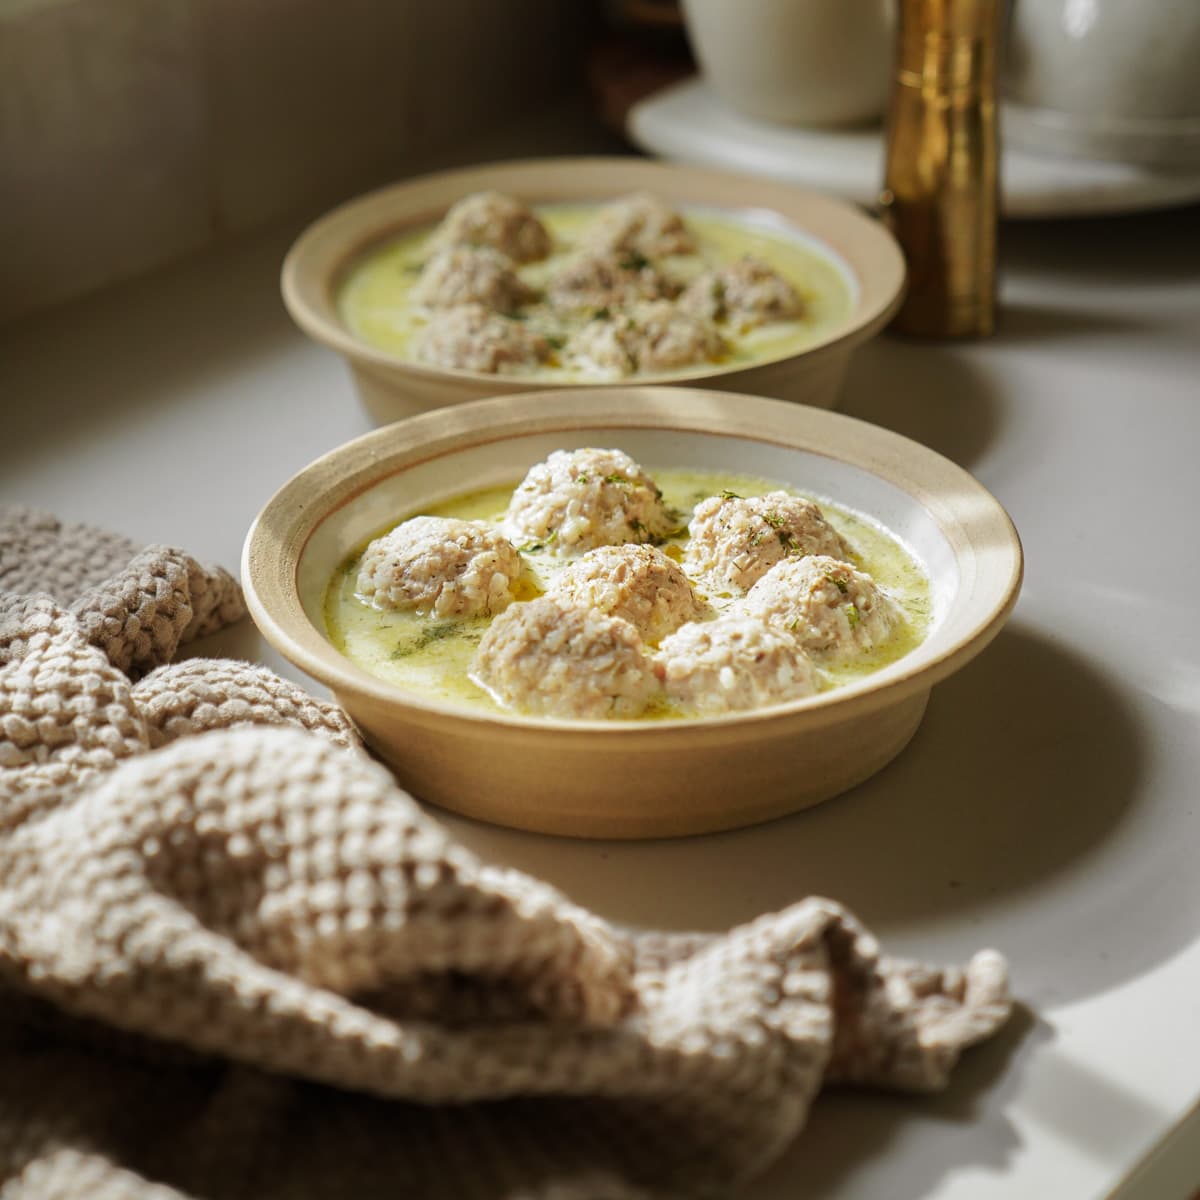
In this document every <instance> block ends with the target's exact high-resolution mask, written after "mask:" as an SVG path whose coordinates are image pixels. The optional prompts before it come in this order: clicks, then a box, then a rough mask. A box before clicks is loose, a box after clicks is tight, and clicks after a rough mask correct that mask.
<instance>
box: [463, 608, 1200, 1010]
mask: <svg viewBox="0 0 1200 1200" xmlns="http://www.w3.org/2000/svg"><path fill="white" fill-rule="evenodd" d="M1185 717H1186V715H1185V714H1180V715H1179V718H1178V719H1179V720H1180V721H1181V722H1182V721H1183V720H1185ZM1164 719H1165V717H1164ZM1178 736H1181V737H1184V736H1187V731H1186V730H1184V729H1180V730H1179V731H1178ZM1154 768H1155V754H1154V747H1153V746H1152V745H1151V744H1150V743H1149V742H1148V741H1147V738H1146V736H1145V734H1144V733H1143V732H1142V727H1141V724H1140V721H1139V717H1138V714H1137V712H1136V711H1135V710H1134V708H1133V706H1132V703H1131V700H1130V698H1129V697H1128V695H1127V693H1126V692H1125V691H1124V690H1122V688H1121V686H1120V684H1119V682H1118V681H1116V680H1114V679H1111V678H1109V677H1108V676H1106V675H1105V674H1103V673H1101V672H1100V671H1099V670H1097V668H1096V667H1095V666H1094V665H1092V664H1091V663H1090V662H1089V661H1088V660H1087V659H1085V658H1084V657H1082V656H1081V654H1080V653H1079V652H1077V651H1075V650H1074V649H1072V648H1070V647H1069V646H1067V645H1066V644H1064V643H1061V642H1058V641H1054V640H1051V639H1050V638H1047V637H1045V636H1042V635H1040V634H1038V633H1035V632H1033V631H1032V630H1030V629H1026V628H1022V627H1021V626H1020V624H1019V623H1014V624H1012V625H1010V626H1009V628H1008V630H1007V631H1005V632H1004V633H1002V634H1001V635H1000V636H999V637H998V638H997V639H996V641H995V642H994V643H993V644H992V645H991V646H990V647H989V648H988V650H987V651H986V652H985V653H984V654H983V655H981V656H980V658H979V659H977V660H976V661H975V662H974V663H972V664H970V665H969V666H968V667H967V668H965V669H964V670H962V671H961V672H959V673H958V674H957V675H955V676H954V677H952V678H951V679H949V680H947V681H946V682H944V683H942V684H940V685H938V687H937V688H936V689H935V691H934V693H933V696H932V698H931V702H930V705H929V710H928V714H927V716H926V719H925V722H924V724H923V725H922V726H921V728H920V729H919V730H918V732H917V735H916V737H915V738H914V739H913V742H912V744H911V745H910V746H909V748H908V749H907V750H906V751H905V752H904V753H903V754H901V755H900V757H899V758H898V759H896V761H895V762H893V763H892V764H891V765H890V766H889V767H887V768H886V769H885V770H884V771H883V772H881V773H880V774H879V775H877V776H875V777H874V778H873V779H871V780H869V781H867V782H866V783H864V784H863V785H861V786H860V787H858V788H856V789H854V790H853V791H851V792H849V793H847V794H846V795H844V796H841V797H839V798H836V799H834V800H832V801H830V802H828V803H826V804H823V805H819V806H817V807H816V808H813V809H809V810H807V811H805V812H801V813H797V814H795V815H794V816H791V817H786V818H783V819H781V820H778V821H775V822H772V823H770V824H767V825H762V826H758V827H752V828H748V829H742V830H735V831H731V832H728V833H723V834H713V835H709V836H706V837H697V838H688V839H678V840H664V841H659V842H644V843H615V842H569V841H567V840H564V839H551V838H539V837H536V836H532V835H528V834H514V833H511V832H508V831H503V830H496V829H491V828H488V827H484V826H480V825H476V824H474V823H472V822H469V821H464V820H461V819H452V821H451V823H452V825H453V827H454V828H455V830H456V832H457V833H458V835H459V836H460V837H461V838H462V839H463V840H464V841H466V842H467V843H468V844H469V845H471V846H472V847H473V848H475V849H477V850H478V851H479V852H480V853H483V854H486V855H487V856H489V857H492V858H499V859H501V860H503V861H504V862H506V863H507V864H509V865H511V866H514V867H517V868H519V869H522V870H526V871H529V872H531V873H533V874H536V875H539V876H540V877H542V878H544V879H546V880H547V881H548V882H550V883H552V884H554V885H556V886H558V887H560V888H562V889H563V890H564V891H566V892H567V893H568V894H569V895H570V896H571V897H572V899H574V900H576V901H578V902H579V903H581V904H583V905H585V906H588V907H591V908H594V909H596V910H597V911H599V912H600V913H602V914H603V915H604V916H606V917H608V918H610V919H613V920H617V921H623V922H628V923H630V924H635V925H643V926H657V927H666V928H675V929H689V928H704V929H722V928H727V927H729V926H731V925H734V924H737V923H739V922H742V921H747V920H750V919H752V918H753V917H755V916H757V915H758V914H760V913H763V912H768V911H772V910H776V909H780V908H783V907H785V906H786V905H788V904H790V903H793V902H794V901H797V900H799V899H801V898H803V897H804V896H806V895H813V894H816V895H825V896H830V897H833V898H834V899H836V900H838V901H841V902H842V903H844V904H846V905H847V906H848V907H849V908H850V909H852V910H853V911H854V912H856V913H857V914H858V916H859V917H861V918H862V919H863V920H864V921H865V922H866V923H867V924H868V925H869V926H870V927H871V928H872V930H873V931H874V932H875V933H876V934H878V935H879V937H880V939H881V941H882V943H883V945H884V947H885V949H887V950H889V951H891V952H893V953H900V954H909V955H916V956H919V957H921V958H925V959H930V960H935V961H963V960H965V959H966V958H967V957H969V956H970V954H971V953H972V952H973V951H974V950H976V949H979V948H980V947H981V946H984V945H995V946H996V947H997V948H998V949H1000V950H1002V951H1003V952H1004V953H1005V954H1006V955H1007V956H1008V957H1009V958H1010V961H1011V962H1012V963H1014V964H1015V965H1016V966H1017V967H1018V968H1019V972H1020V974H1021V976H1023V978H1024V980H1025V990H1024V991H1023V992H1021V994H1022V995H1024V996H1025V998H1026V999H1028V1000H1029V1001H1030V1002H1031V1003H1035V1004H1037V1005H1038V1006H1043V1005H1045V1004H1049V1003H1060V1002H1067V1001H1069V1000H1072V999H1078V998H1080V997H1083V996H1088V995H1093V994H1095V993H1098V992H1101V991H1104V990H1107V989H1109V988H1111V987H1114V986H1117V985H1119V984H1120V983H1122V982H1124V981H1126V980H1128V979H1130V978H1134V977H1137V976H1138V975H1141V974H1143V973H1144V972H1145V971H1147V970H1149V969H1151V968H1152V967H1153V966H1155V965H1156V964H1158V963H1161V962H1163V961H1165V960H1166V959H1168V958H1169V957H1170V956H1171V955H1172V954H1174V953H1176V952H1177V951H1178V950H1179V949H1180V948H1181V947H1183V946H1185V945H1187V944H1188V943H1189V942H1190V941H1191V939H1192V938H1193V937H1194V920H1193V914H1194V912H1195V911H1196V907H1195V905H1196V903H1197V902H1200V880H1197V877H1196V873H1195V871H1194V864H1193V862H1192V859H1193V856H1194V848H1193V847H1190V846H1188V845H1187V844H1186V839H1181V837H1180V836H1179V828H1180V822H1179V820H1178V819H1176V818H1177V817H1178V815H1179V814H1177V813H1171V812H1166V811H1164V809H1165V808H1167V807H1169V806H1173V805H1175V801H1174V800H1173V799H1172V797H1171V795H1170V794H1169V793H1168V792H1167V791H1166V790H1165V789H1161V788H1156V789H1151V788H1149V787H1147V786H1146V784H1145V781H1146V779H1147V778H1148V777H1150V776H1152V774H1153V772H1154ZM647 802H648V803H652V802H653V798H652V797H648V798H647ZM1148 874H1149V875H1152V878H1150V877H1148ZM1117 942H1119V945H1120V950H1119V952H1116V951H1115V950H1114V945H1115V944H1116V943H1117Z"/></svg>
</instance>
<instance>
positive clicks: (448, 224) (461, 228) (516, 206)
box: [432, 192, 553, 263]
mask: <svg viewBox="0 0 1200 1200" xmlns="http://www.w3.org/2000/svg"><path fill="white" fill-rule="evenodd" d="M432 244H433V245H434V246H435V247H436V248H443V247H446V246H490V247H491V248H492V249H493V250H499V251H500V253H501V254H505V255H507V256H508V257H509V258H511V259H512V260H513V262H519V263H523V262H534V261H535V260H537V259H539V258H545V257H546V255H548V254H549V253H550V250H551V248H552V245H553V243H552V241H551V238H550V234H549V233H548V232H547V230H546V227H545V226H544V225H543V224H542V223H541V221H539V220H538V219H537V217H535V216H534V215H533V213H532V212H531V211H530V209H529V208H528V206H527V205H524V204H522V203H521V202H520V201H519V200H514V199H513V197H512V196H505V195H503V194H502V193H500V192H475V193H473V194H472V195H470V196H464V197H463V199H461V200H460V201H459V202H458V203H457V204H455V205H454V207H453V208H451V209H450V211H449V212H448V213H447V214H446V216H445V217H444V218H443V220H442V223H441V224H440V225H439V226H438V227H437V229H436V230H435V232H434V235H433V242H432Z"/></svg>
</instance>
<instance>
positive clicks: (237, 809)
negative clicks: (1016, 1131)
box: [0, 510, 1009, 1200]
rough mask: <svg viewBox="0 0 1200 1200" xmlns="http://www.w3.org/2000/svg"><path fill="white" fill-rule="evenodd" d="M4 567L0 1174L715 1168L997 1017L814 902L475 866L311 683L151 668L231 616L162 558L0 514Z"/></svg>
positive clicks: (763, 1160)
mask: <svg viewBox="0 0 1200 1200" xmlns="http://www.w3.org/2000/svg"><path fill="white" fill-rule="evenodd" d="M0 588H5V589H8V590H7V591H6V592H4V593H3V594H0V1198H2V1200H34V1198H36V1200H48V1198H57V1197H61V1198H64V1200H65V1198H71V1200H74V1198H77V1197H78V1198H81V1200H82V1198H85V1197H86V1198H87V1200H118V1198H119V1200H126V1198H128V1200H151V1198H153V1200H166V1198H168V1197H170V1198H173V1200H178V1197H181V1196H187V1197H195V1198H197V1200H199V1198H201V1197H203V1198H204V1200H239V1198H243V1197H244V1198H246V1200H271V1198H275V1197H278V1198H280V1200H283V1198H285V1197H286V1198H297V1200H309V1198H313V1200H315V1198H321V1200H325V1198H329V1200H335V1198H336V1200H341V1198H342V1197H347V1198H353V1200H371V1198H373V1197H384V1196H387V1197H411V1198H415V1200H426V1198H428V1200H443V1198H444V1200H471V1198H473V1197H479V1198H480V1200H484V1198H486V1200H518V1198H520V1200H626V1198H634V1197H666V1196H691V1195H727V1194H729V1192H730V1190H731V1189H732V1188H734V1187H735V1186H736V1185H737V1183H738V1181H740V1180H743V1179H745V1178H747V1177H749V1176H751V1175H752V1174H753V1173H754V1172H756V1171H759V1170H761V1169H762V1168H763V1167H765V1166H766V1165H767V1164H768V1163H769V1162H770V1161H771V1160H772V1159H773V1158H774V1157H775V1156H776V1155H777V1154H778V1153H779V1152H780V1151H781V1150H782V1149H783V1148H784V1146H785V1145H786V1144H787V1143H788V1142H789V1140H790V1139H791V1138H793V1137H794V1136H795V1134H796V1133H797V1131H798V1130H799V1129H800V1128H801V1127H802V1125H803V1123H804V1119H805V1115H806V1113H807V1111H808V1108H809V1105H810V1104H811V1102H812V1100H813V1098H814V1096H815V1095H816V1094H817V1092H818V1090H819V1089H820V1087H821V1086H822V1085H823V1083H825V1082H829V1081H837V1080H842V1081H850V1082H864V1083H871V1084H881V1085H886V1086H894V1087H900V1088H910V1089H914V1090H928V1089H933V1088H938V1087H941V1086H943V1085H944V1083H945V1082H946V1079H947V1076H948V1074H949V1071H950V1070H951V1068H952V1067H953V1065H954V1063H955V1061H956V1060H957V1058H958V1056H959V1053H960V1052H961V1050H962V1049H963V1048H964V1047H966V1046H968V1045H970V1044H971V1043H973V1042H975V1041H978V1040H980V1039H981V1038H984V1037H987V1036H988V1035H990V1034H991V1033H992V1032H993V1031H994V1030H996V1029H997V1028H998V1027H999V1026H1000V1025H1001V1024H1002V1023H1003V1021H1004V1020H1005V1018H1006V1016H1007V1014H1008V1011H1009V1000H1008V995H1007V987H1006V980H1005V967H1004V962H1003V960H1002V959H1001V958H1000V957H999V956H998V955H996V954H994V953H991V952H983V953H981V954H979V955H977V956H976V957H975V958H974V959H973V960H972V961H971V963H970V964H969V965H968V966H967V967H966V968H965V969H964V970H961V971H960V970H953V969H952V970H944V971H943V970H934V969H929V968H925V967H921V966H918V965H915V964H912V963H905V962H900V961H897V960H894V959H891V958H888V957H886V956H884V955H882V954H881V952H880V950H879V947H878V946H877V944H876V943H875V941H874V939H873V938H872V937H871V936H870V934H869V933H867V932H866V930H864V929H863V928H862V927H861V926H860V925H859V924H858V923H857V922H856V921H855V920H854V918H853V917H852V916H850V914H848V913H847V912H846V911H845V910H844V909H842V908H840V907H839V906H838V905H837V904H834V903H832V902H831V901H828V900H822V899H809V900H805V901H803V902H802V903H799V904H796V905H794V906H793V907H791V908H789V909H787V910H785V911H783V912H781V913H775V914H772V915H769V916H764V917H762V918H760V919H759V920H757V921H755V922H753V923H752V924H750V925H747V926H744V927H742V928H739V929H735V930H733V931H732V932H730V933H728V934H725V935H723V936H713V935H707V934H706V935H699V934H697V935H677V934H676V935H673V934H657V933H646V932H629V931H626V930H621V929H617V928H614V927H613V926H611V925H609V924H608V923H606V922H604V921H602V920H600V919H599V918H597V917H595V916H593V915H591V914H589V913H587V912H584V911H583V910H581V909H579V908H578V907H576V906H574V905H572V904H571V903H569V902H568V901H567V900H566V899H564V898H563V897H562V896H561V895H559V894H558V893H557V892H555V891H553V890H551V889H550V888H548V887H546V886H545V885H543V884H541V883H538V882H537V881H536V880H533V879H530V878H528V877H527V876H524V875H520V874H518V873H516V872H514V871H509V870H505V869H503V868H498V867H494V866H489V865H487V864H485V863H482V862H480V861H479V860H478V859H476V858H475V857H474V856H473V855H472V854H470V853H469V852H467V851H466V850H465V849H463V848H462V847H460V846H457V845H455V844H454V843H453V842H451V841H450V840H449V839H448V837H447V836H446V834H445V833H444V831H443V830H442V829H441V828H440V827H439V826H438V825H437V824H436V823H435V822H433V821H432V820H431V819H430V818H429V817H427V816H426V815H425V814H424V813H423V812H422V811H421V810H420V808H419V807H418V806H417V805H416V804H414V802H413V801H412V800H411V799H410V798H409V797H408V796H407V795H406V794H405V793H404V792H402V791H401V790H400V789H399V788H398V787H397V786H396V784H395V782H394V781H393V780H392V778H391V776H390V775H389V774H388V773H387V772H386V771H384V770H383V769H382V768H381V767H379V766H377V765H375V764H374V763H372V762H371V761H370V760H369V759H368V758H367V756H366V755H365V754H364V753H363V752H362V751H361V750H360V749H359V748H358V746H357V742H356V739H355V736H354V733H353V730H352V729H351V727H350V726H349V724H348V722H347V721H346V719H345V717H344V716H343V715H342V714H341V713H340V711H338V710H337V709H336V708H334V707H332V706H330V705H327V704H323V703H321V702H318V701H316V700H313V699H312V698H311V697H309V696H307V695H306V694H305V693H304V692H302V691H301V690H300V689H298V688H296V687H294V686H293V685H291V684H289V683H287V682H285V681H283V680H281V679H279V678H277V677H276V676H274V675H272V674H271V673H270V672H268V671H265V670H263V669H261V668H256V667H252V666H248V665H247V664H244V663H234V662H228V661H222V660H205V659H192V660H190V661H187V662H183V663H180V664H178V665H159V664H163V663H165V662H167V660H169V659H170V658H171V656H172V655H173V654H174V653H175V651H176V649H177V647H178V645H179V644H180V643H181V642H182V641H184V640H186V639H188V638H190V637H192V636H195V635H197V634H199V633H202V632H205V631H207V630H210V629H213V628H216V627H218V626H219V625H221V624H222V623H224V622H226V621H228V620H230V619H233V618H235V617H236V616H238V615H239V614H240V612H241V601H240V595H239V594H238V591H237V588H236V584H234V582H233V580H232V579H231V578H230V577H229V576H228V575H226V574H225V573H224V572H221V571H212V570H207V569H205V568H203V567H201V566H200V565H199V564H197V563H196V562H195V561H194V560H193V559H191V558H189V557H188V556H187V555H185V554H182V553H181V552H178V551H174V550H169V549H166V548H163V547H152V548H150V549H148V550H145V551H141V552H138V551H137V550H136V548H135V547H133V546H131V545H130V544H129V543H127V542H124V541H123V540H121V539H114V538H111V537H106V536H102V535H99V534H97V533H95V532H94V531H89V530H86V529H84V528H83V527H78V526H75V527H72V526H62V525H60V524H59V523H58V522H57V521H55V520H54V519H53V518H52V517H49V516H47V515H45V514H38V513H32V512H30V511H28V510H16V511H13V510H8V511H6V512H0ZM35 593H39V594H35ZM152 668H157V669H152ZM147 671H149V672H150V673H148V674H145V675H144V677H142V678H140V681H137V682H134V677H136V676H139V675H142V673H144V672H147Z"/></svg>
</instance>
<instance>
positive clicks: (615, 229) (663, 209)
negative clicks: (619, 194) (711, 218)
mask: <svg viewBox="0 0 1200 1200" xmlns="http://www.w3.org/2000/svg"><path fill="white" fill-rule="evenodd" d="M584 244H585V245H587V246H589V247H591V248H592V249H594V250H608V251H619V252H623V253H626V254H628V253H635V254H644V255H646V257H647V258H662V257H664V256H665V255H669V254H692V253H694V252H695V249H696V240H695V238H693V237H692V235H691V232H690V231H689V230H688V227H687V226H686V225H685V224H684V223H683V218H682V217H681V216H680V215H679V214H678V213H677V212H676V211H675V210H674V209H673V208H671V207H670V206H669V205H667V204H664V203H663V201H661V200H660V199H659V198H658V197H657V196H651V195H649V194H647V193H645V192H639V193H637V194H636V195H633V196H626V197H625V198H624V199H623V200H618V201H617V202H616V203H615V204H611V205H609V206H608V207H607V208H605V209H603V210H602V211H601V213H600V214H599V216H597V217H596V219H595V221H593V222H592V224H591V226H590V227H589V228H588V230H587V233H586V234H585V235H584Z"/></svg>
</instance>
